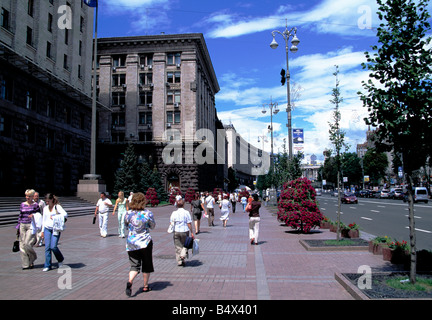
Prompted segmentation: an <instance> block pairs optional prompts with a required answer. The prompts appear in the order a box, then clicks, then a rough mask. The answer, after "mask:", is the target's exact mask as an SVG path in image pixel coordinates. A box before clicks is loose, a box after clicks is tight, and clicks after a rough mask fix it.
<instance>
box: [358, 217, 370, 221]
mask: <svg viewBox="0 0 432 320" xmlns="http://www.w3.org/2000/svg"><path fill="white" fill-rule="evenodd" d="M360 219H364V220H369V221H372V219H371V218H367V217H360Z"/></svg>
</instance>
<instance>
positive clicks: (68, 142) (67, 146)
mask: <svg viewBox="0 0 432 320" xmlns="http://www.w3.org/2000/svg"><path fill="white" fill-rule="evenodd" d="M71 150H72V139H71V137H70V136H65V138H64V141H63V152H71Z"/></svg>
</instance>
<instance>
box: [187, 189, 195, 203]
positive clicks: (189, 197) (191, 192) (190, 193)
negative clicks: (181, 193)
mask: <svg viewBox="0 0 432 320" xmlns="http://www.w3.org/2000/svg"><path fill="white" fill-rule="evenodd" d="M195 193H196V191H195V190H194V189H193V188H189V189H187V191H186V194H185V201H186V202H189V203H191V202H192V200H193V199H195Z"/></svg>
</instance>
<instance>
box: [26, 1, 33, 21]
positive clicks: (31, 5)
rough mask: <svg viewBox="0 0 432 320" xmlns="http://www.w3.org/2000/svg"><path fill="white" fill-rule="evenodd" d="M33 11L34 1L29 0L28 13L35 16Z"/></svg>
mask: <svg viewBox="0 0 432 320" xmlns="http://www.w3.org/2000/svg"><path fill="white" fill-rule="evenodd" d="M33 11H34V1H33V0H28V3H27V13H28V15H29V16H31V17H33Z"/></svg>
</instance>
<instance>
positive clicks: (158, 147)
mask: <svg viewBox="0 0 432 320" xmlns="http://www.w3.org/2000/svg"><path fill="white" fill-rule="evenodd" d="M97 61H98V63H97V68H98V69H97V73H98V75H97V93H98V100H99V101H100V102H101V103H102V104H104V105H107V106H109V107H110V108H111V110H112V112H108V111H107V112H103V111H101V112H99V114H98V151H97V171H98V173H100V174H101V175H102V177H103V179H104V180H105V181H106V183H107V187H108V189H111V188H112V186H113V178H114V172H115V170H116V169H117V168H118V167H119V163H120V160H121V153H123V152H124V150H125V148H126V145H127V144H128V143H133V144H134V146H135V150H136V152H137V154H138V157H139V159H144V160H145V161H148V162H149V163H150V165H151V166H152V167H153V166H156V167H157V168H158V170H159V172H160V174H161V176H162V179H163V183H164V185H165V187H166V189H167V190H168V189H169V187H170V186H173V187H174V186H177V187H180V188H181V189H182V190H183V191H186V189H187V188H189V187H193V188H195V189H197V190H213V188H214V187H223V179H224V177H225V176H226V172H227V169H226V168H227V167H226V162H225V159H224V158H223V159H221V158H220V157H218V155H217V150H216V148H204V149H206V150H205V151H203V152H204V154H203V153H201V154H198V153H199V152H200V150H201V149H197V148H198V147H199V146H201V148H203V147H202V145H203V141H210V145H212V146H216V140H217V136H218V134H217V129H223V126H222V123H221V122H220V121H219V120H218V118H217V114H216V108H215V94H216V93H217V92H218V91H219V85H218V81H217V78H216V75H215V71H214V69H213V65H212V62H211V59H210V55H209V52H208V50H207V46H206V43H205V40H204V37H203V35H202V34H176V35H168V34H167V35H166V34H160V35H153V36H137V37H119V38H102V39H98V55H97ZM172 133H175V134H172ZM200 134H201V136H200ZM220 135H223V138H224V137H225V133H223V134H220ZM213 138H214V139H213ZM176 141H177V142H178V143H179V148H174V147H173V146H174V144H175V142H176ZM224 141H225V140H224ZM204 146H205V145H204ZM223 148H225V143H224V144H223ZM219 151H220V153H221V155H222V156H223V155H224V154H225V152H222V150H219ZM203 157H204V158H205V161H200V160H198V161H197V158H203ZM173 161H174V163H173Z"/></svg>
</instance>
